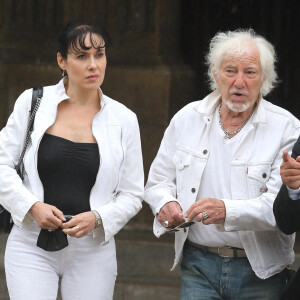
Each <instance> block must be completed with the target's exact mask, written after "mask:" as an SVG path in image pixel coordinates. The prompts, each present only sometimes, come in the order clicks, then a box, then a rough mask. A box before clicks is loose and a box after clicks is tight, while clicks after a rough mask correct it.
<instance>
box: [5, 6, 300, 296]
mask: <svg viewBox="0 0 300 300" xmlns="http://www.w3.org/2000/svg"><path fill="white" fill-rule="evenodd" d="M0 5H1V11H0V126H1V128H2V127H3V126H4V125H5V123H6V120H7V117H8V115H9V114H10V112H11V111H12V108H13V105H14V101H15V99H16V97H17V96H18V95H19V94H20V93H21V92H22V91H23V90H24V89H27V88H30V87H32V86H36V85H41V84H42V85H49V84H55V83H56V82H58V81H59V79H60V77H61V74H60V70H59V68H58V67H57V64H56V38H57V34H58V32H59V31H60V30H61V29H62V27H63V26H64V24H66V23H67V22H68V21H71V20H88V21H92V22H99V23H101V24H102V25H104V27H105V28H106V29H107V31H108V32H109V35H110V36H111V38H112V45H111V47H109V48H108V49H107V51H108V67H107V71H106V77H105V81H104V84H103V86H102V89H103V91H104V93H105V94H107V95H108V96H110V97H112V98H114V99H116V100H118V101H120V102H122V103H124V104H125V105H126V106H128V107H129V108H131V109H132V110H133V111H134V112H135V113H136V114H137V115H138V118H139V123H140V127H141V136H142V145H143V155H144V166H145V174H146V175H147V173H148V170H149V167H150V164H151V162H152V160H153V158H154V157H155V154H156V152H157V150H158V147H159V144H160V141H161V138H162V136H163V132H164V130H165V128H166V126H167V125H168V123H169V121H170V118H171V117H172V116H173V115H174V113H175V112H176V111H177V110H178V109H180V108H181V107H182V106H184V105H185V104H187V103H188V102H190V101H193V100H197V99H201V98H203V97H204V96H205V95H206V94H207V93H208V85H207V78H206V76H205V72H206V66H205V64H204V55H205V52H206V51H207V48H208V43H209V40H210V38H212V37H213V35H214V34H215V33H216V32H217V31H223V30H232V29H236V28H240V27H242V28H249V27H251V28H253V29H254V30H256V31H257V32H258V33H260V34H262V35H264V36H265V37H266V38H267V39H269V40H270V41H271V42H272V43H273V44H274V45H275V47H276V49H277V53H278V57H279V63H278V73H279V77H280V79H281V83H280V85H279V87H278V88H276V89H275V90H274V92H272V94H270V96H268V97H267V99H268V100H270V101H273V102H274V103H276V104H278V105H281V106H283V107H285V108H287V109H288V110H290V111H292V112H293V113H294V114H295V115H296V116H297V117H298V118H300V105H298V103H297V102H298V101H299V99H300V78H299V75H298V72H297V71H298V66H299V64H300V61H299V58H298V55H299V53H300V44H299V43H300V42H299V33H298V31H297V29H299V28H300V26H299V25H300V24H299V17H298V16H299V12H300V11H299V5H298V1H295V0H289V1H281V0H265V1H260V0H245V1H239V0H222V1H220V0H210V1H207V0H124V1H121V0H89V1H84V0H51V1H49V0H22V1H18V0H0ZM152 220H153V217H152V214H151V212H150V209H149V208H148V207H147V205H144V207H143V209H142V211H141V212H140V213H139V214H138V215H137V216H136V217H135V218H134V219H133V220H131V221H130V222H129V224H128V225H127V226H126V227H125V228H124V229H123V230H122V231H121V232H120V233H119V234H118V235H117V236H116V240H117V255H118V265H119V277H118V280H117V285H116V293H115V300H139V299H143V300H147V299H153V298H155V299H162V300H168V299H171V300H176V299H179V294H180V278H179V275H180V274H179V270H178V269H177V270H176V271H174V272H169V268H170V266H171V264H172V259H173V249H172V247H173V246H172V241H173V236H172V235H169V236H166V237H164V238H161V239H159V240H157V239H155V238H154V237H153V235H152V232H151V227H152ZM5 239H6V236H5V235H0V300H4V299H5V300H6V299H8V296H7V293H6V292H5V278H4V269H3V264H2V262H3V259H2V258H3V253H4V248H5Z"/></svg>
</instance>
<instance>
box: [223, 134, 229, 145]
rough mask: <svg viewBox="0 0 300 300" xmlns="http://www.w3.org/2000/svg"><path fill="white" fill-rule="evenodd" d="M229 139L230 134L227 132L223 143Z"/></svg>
mask: <svg viewBox="0 0 300 300" xmlns="http://www.w3.org/2000/svg"><path fill="white" fill-rule="evenodd" d="M227 140H229V135H228V134H225V135H224V137H223V143H224V144H226V142H227Z"/></svg>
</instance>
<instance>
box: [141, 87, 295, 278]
mask: <svg viewBox="0 0 300 300" xmlns="http://www.w3.org/2000/svg"><path fill="white" fill-rule="evenodd" d="M219 99H220V94H219V93H218V92H216V91H215V92H213V93H211V94H210V95H208V96H207V97H206V98H205V99H204V100H202V101H196V102H193V103H190V104H188V105H187V106H185V107H184V108H183V109H182V110H180V111H179V112H178V113H177V114H176V115H175V116H174V118H173V119H172V120H171V123H170V125H169V127H168V128H167V130H166V132H165V135H164V138H163V140H162V143H161V146H160V149H159V151H158V154H157V156H156V158H155V160H154V162H153V164H152V166H151V169H150V173H149V177H148V182H147V185H146V190H145V201H146V202H148V203H149V204H150V206H151V208H152V210H153V213H154V214H155V215H156V214H157V213H158V212H159V210H160V209H161V207H162V206H163V205H164V204H166V203H167V202H170V201H178V202H179V203H180V205H181V207H182V209H183V212H185V211H186V210H187V209H188V208H189V207H190V206H191V205H192V204H193V203H194V202H195V201H196V200H197V199H196V196H197V194H198V189H199V184H200V182H201V177H202V173H203V171H204V169H205V166H206V163H207V159H208V157H209V155H210V149H209V145H210V143H209V139H210V127H211V124H212V118H213V114H214V111H215V109H216V107H217V105H218V104H219ZM249 125H250V126H247V127H246V128H245V130H247V132H246V134H245V135H244V137H243V138H242V139H241V141H240V142H239V145H238V147H237V149H236V152H235V153H234V155H233V159H232V161H231V178H230V181H231V191H232V197H233V199H222V200H223V201H224V203H225V206H226V220H225V224H224V226H219V227H220V228H219V229H220V230H225V231H238V232H239V236H240V239H241V241H242V244H243V246H244V249H245V251H246V253H247V257H248V259H249V261H250V264H251V266H252V268H253V270H254V272H255V273H256V274H257V276H258V277H260V278H268V277H270V276H272V275H273V274H275V273H277V272H280V271H281V270H283V269H284V268H285V267H286V266H287V265H288V264H291V263H292V262H293V260H294V252H293V244H294V239H295V236H294V235H290V236H286V235H284V234H283V233H281V232H280V231H279V229H278V228H277V226H276V222H275V219H274V216H273V202H274V199H275V197H276V194H277V192H278V190H279V188H280V186H281V184H282V182H281V178H280V173H279V172H280V165H281V162H282V152H283V150H284V149H286V150H288V151H289V152H291V149H292V147H293V145H294V143H295V141H296V140H297V138H298V136H299V133H300V122H299V121H298V120H297V119H296V118H295V117H294V116H293V115H292V114H290V113H289V112H287V111H286V110H284V109H282V108H280V107H278V106H275V105H273V104H271V103H270V102H268V101H266V100H263V99H260V100H259V103H258V106H257V108H256V109H255V112H254V113H253V117H252V119H251V123H250V124H249ZM211 180H212V182H213V178H212V179H211ZM153 229H154V234H155V235H156V236H157V237H159V236H160V235H161V234H162V233H164V232H165V228H164V227H163V226H161V224H160V223H159V222H158V221H157V218H156V217H155V219H154V226H153ZM187 235H188V230H186V232H185V231H183V230H181V231H179V232H176V234H175V262H174V265H173V267H172V269H174V268H175V266H176V265H177V264H178V262H179V260H180V258H181V254H182V249H183V245H184V242H185V240H186V238H187Z"/></svg>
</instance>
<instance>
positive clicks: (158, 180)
mask: <svg viewBox="0 0 300 300" xmlns="http://www.w3.org/2000/svg"><path fill="white" fill-rule="evenodd" d="M174 134H175V128H174V122H173V120H172V121H171V123H170V125H169V127H168V128H167V129H166V131H165V134H164V137H163V139H162V142H161V145H160V148H159V150H158V153H157V156H156V158H155V159H154V161H153V163H152V165H151V168H150V171H149V176H148V181H147V184H146V187H145V201H146V202H147V203H148V204H149V205H150V207H151V209H152V212H153V214H154V215H155V218H154V223H153V232H154V234H155V235H156V236H157V237H159V236H160V235H161V234H163V233H164V232H165V231H166V228H165V227H163V226H162V225H161V224H160V223H159V222H158V221H157V214H158V213H159V211H160V209H161V208H162V207H163V206H164V205H165V204H166V203H168V202H171V201H176V202H177V203H179V202H178V200H177V199H176V196H177V195H176V167H175V164H174V162H173V161H172V157H173V156H174V153H175V149H176V147H175V143H174V141H175V138H174ZM179 204H180V203H179Z"/></svg>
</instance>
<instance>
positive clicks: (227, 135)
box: [219, 104, 256, 143]
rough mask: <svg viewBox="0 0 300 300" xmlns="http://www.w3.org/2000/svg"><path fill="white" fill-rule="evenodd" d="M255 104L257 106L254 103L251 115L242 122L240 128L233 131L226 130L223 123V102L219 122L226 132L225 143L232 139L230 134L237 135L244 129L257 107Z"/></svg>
mask: <svg viewBox="0 0 300 300" xmlns="http://www.w3.org/2000/svg"><path fill="white" fill-rule="evenodd" d="M255 106H256V105H254V107H253V110H252V112H251V114H250V115H249V116H248V118H247V119H246V120H245V121H244V122H243V123H242V125H241V126H240V127H239V128H238V129H236V130H233V131H228V130H226V129H225V128H224V126H223V123H222V120H221V107H222V104H221V105H220V106H219V124H220V126H221V128H222V130H223V132H224V134H225V135H224V143H225V142H226V141H227V140H229V139H230V136H231V135H235V134H237V133H239V132H240V131H241V130H242V129H243V127H244V126H245V125H246V124H247V122H248V121H249V119H250V118H251V116H252V114H253V111H254V109H255Z"/></svg>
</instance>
